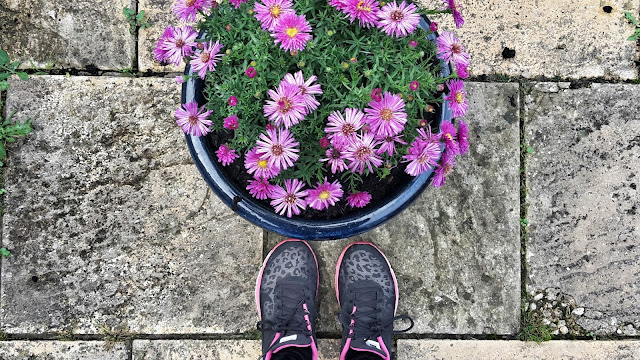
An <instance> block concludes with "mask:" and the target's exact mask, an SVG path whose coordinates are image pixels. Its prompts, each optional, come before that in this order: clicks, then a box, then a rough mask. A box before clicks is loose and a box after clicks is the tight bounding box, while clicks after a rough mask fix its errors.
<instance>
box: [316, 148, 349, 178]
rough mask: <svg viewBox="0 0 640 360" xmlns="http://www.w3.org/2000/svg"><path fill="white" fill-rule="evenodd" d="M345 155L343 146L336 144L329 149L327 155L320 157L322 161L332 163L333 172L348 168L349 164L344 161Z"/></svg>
mask: <svg viewBox="0 0 640 360" xmlns="http://www.w3.org/2000/svg"><path fill="white" fill-rule="evenodd" d="M344 160H345V157H344V153H343V150H342V148H341V147H339V146H336V147H334V148H332V149H327V157H326V158H325V159H320V161H321V162H326V161H328V162H329V165H331V173H332V174H335V173H337V172H343V171H345V170H346V169H347V164H346V163H345V162H344Z"/></svg>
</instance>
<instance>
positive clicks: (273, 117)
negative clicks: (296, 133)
mask: <svg viewBox="0 0 640 360" xmlns="http://www.w3.org/2000/svg"><path fill="white" fill-rule="evenodd" d="M268 94H269V97H270V98H271V100H267V104H266V105H265V106H264V116H265V117H268V118H269V121H272V122H273V123H274V124H275V125H276V126H280V125H284V127H285V128H286V129H288V128H290V127H291V126H293V125H295V124H297V123H299V122H300V121H301V120H303V119H304V116H305V115H306V114H307V108H306V107H305V106H304V97H303V96H302V94H301V93H300V88H298V86H297V85H293V84H289V83H287V82H281V83H280V85H278V88H277V89H276V91H274V90H269V92H268Z"/></svg>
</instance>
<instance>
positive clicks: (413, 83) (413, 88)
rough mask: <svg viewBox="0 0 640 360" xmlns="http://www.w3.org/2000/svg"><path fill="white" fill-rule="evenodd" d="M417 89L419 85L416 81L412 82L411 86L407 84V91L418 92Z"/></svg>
mask: <svg viewBox="0 0 640 360" xmlns="http://www.w3.org/2000/svg"><path fill="white" fill-rule="evenodd" d="M419 87H420V83H419V82H418V81H416V80H414V81H412V82H411V84H409V89H411V90H413V91H416V90H418V88H419Z"/></svg>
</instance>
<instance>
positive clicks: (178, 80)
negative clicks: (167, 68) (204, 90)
mask: <svg viewBox="0 0 640 360" xmlns="http://www.w3.org/2000/svg"><path fill="white" fill-rule="evenodd" d="M176 82H177V83H178V84H183V83H184V78H183V77H182V75H178V76H176Z"/></svg>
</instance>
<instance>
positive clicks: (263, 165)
mask: <svg viewBox="0 0 640 360" xmlns="http://www.w3.org/2000/svg"><path fill="white" fill-rule="evenodd" d="M267 164H268V162H267V160H260V161H258V166H259V167H261V168H263V169H266V168H267Z"/></svg>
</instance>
